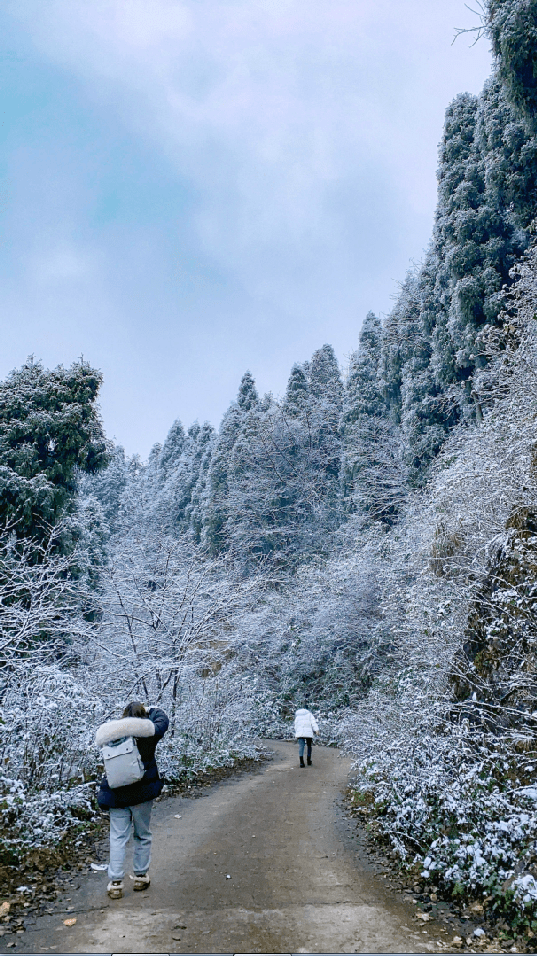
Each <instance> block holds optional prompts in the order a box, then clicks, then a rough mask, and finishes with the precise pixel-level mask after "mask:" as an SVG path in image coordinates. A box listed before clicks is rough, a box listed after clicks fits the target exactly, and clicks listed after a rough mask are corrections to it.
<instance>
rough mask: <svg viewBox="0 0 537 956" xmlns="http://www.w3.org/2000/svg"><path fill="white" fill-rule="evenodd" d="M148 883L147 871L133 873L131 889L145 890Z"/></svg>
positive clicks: (149, 881)
mask: <svg viewBox="0 0 537 956" xmlns="http://www.w3.org/2000/svg"><path fill="white" fill-rule="evenodd" d="M150 883H151V880H150V879H149V877H148V875H147V873H141V874H139V875H137V874H135V876H134V883H133V884H132V888H133V890H146V889H147V887H148V886H149V884H150Z"/></svg>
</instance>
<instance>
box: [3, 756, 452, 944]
mask: <svg viewBox="0 0 537 956" xmlns="http://www.w3.org/2000/svg"><path fill="white" fill-rule="evenodd" d="M270 747H271V750H273V751H274V760H273V761H272V762H271V763H270V764H268V765H266V764H265V765H264V766H263V768H262V769H261V770H260V772H257V773H252V774H248V775H245V776H243V777H239V778H230V779H229V780H227V781H224V782H223V783H221V784H218V785H216V786H215V787H213V788H211V789H210V790H209V791H208V793H207V795H206V796H203V797H201V798H199V799H197V800H190V799H184V798H182V797H176V798H173V799H169V800H165V801H163V802H161V803H159V804H157V805H156V807H155V810H154V817H153V821H152V830H153V847H154V852H153V862H152V866H151V876H152V884H151V887H150V889H149V890H148V891H145V892H143V893H133V892H132V889H131V886H132V883H131V881H130V880H129V879H128V878H127V880H126V894H125V897H124V898H123V899H122V900H119V901H113V902H112V901H110V900H109V899H108V898H107V896H106V882H107V877H106V874H104V873H95V874H93V873H92V874H87V875H84V876H82V877H81V879H80V880H79V882H80V883H81V886H80V889H78V891H77V892H72V894H71V899H70V901H69V900H67V899H66V900H65V907H66V908H67V907H68V906H71V907H72V910H71V912H70V913H66V912H65V911H64V912H63V913H60V912H56V913H53V914H51V915H49V916H45V917H40V918H38V919H37V920H35V921H34V923H33V925H31V924H30V922H29V923H28V924H27V930H26V932H25V933H24V935H23V936H18V937H17V946H16V949H13V948H11V949H6V942H7V941H6V939H2V940H1V941H0V951H2V952H9V953H17V952H19V953H21V952H26V953H44V952H52V953H54V951H55V950H56V951H57V952H59V953H62V952H63V953H64V952H70V953H253V952H258V953H416V952H430V951H431V950H433V949H436V948H437V947H436V945H435V944H434V942H433V941H432V940H431V934H429V935H425V934H424V933H423V931H422V930H421V929H420V928H417V927H416V925H415V924H412V921H411V920H412V915H411V912H409V907H406V908H404V907H403V904H402V903H399V902H398V901H397V900H396V899H395V900H394V899H393V898H390V896H389V894H388V892H387V891H386V890H385V889H384V888H383V887H382V886H380V885H379V883H381V881H380V880H375V879H373V874H372V872H371V870H370V869H369V871H368V868H367V864H365V862H360V859H359V855H358V853H357V850H356V848H355V847H356V844H355V841H353V840H352V839H351V834H350V831H349V827H348V821H347V820H346V818H345V817H344V815H343V813H342V811H341V809H340V808H339V802H340V798H341V793H342V790H343V788H344V787H345V784H346V780H347V774H348V772H349V763H348V761H347V760H344V759H342V758H341V757H340V756H339V755H338V752H337V751H336V750H333V749H329V748H322V747H316V748H315V749H314V760H313V766H312V767H307V768H306V769H304V770H302V769H300V768H299V767H298V758H297V748H296V746H294V745H293V744H291V743H284V742H279V741H272V742H271V744H270ZM178 814H179V815H180V818H178V817H177V815H178ZM66 916H67V917H69V916H72V917H75V916H76V919H77V922H76V924H75V925H73V926H71V927H66V926H64V924H63V919H64V918H65V917H66ZM2 944H3V945H2Z"/></svg>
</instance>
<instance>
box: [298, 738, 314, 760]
mask: <svg viewBox="0 0 537 956" xmlns="http://www.w3.org/2000/svg"><path fill="white" fill-rule="evenodd" d="M312 739H313V738H312V737H299V738H298V756H299V757H303V756H304V747H305V746H306V744H307V745H308V760H311V743H312Z"/></svg>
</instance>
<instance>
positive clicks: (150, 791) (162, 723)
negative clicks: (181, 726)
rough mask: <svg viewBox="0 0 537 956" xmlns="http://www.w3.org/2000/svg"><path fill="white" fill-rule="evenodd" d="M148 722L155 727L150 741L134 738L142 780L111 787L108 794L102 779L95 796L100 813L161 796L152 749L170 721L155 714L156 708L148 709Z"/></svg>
mask: <svg viewBox="0 0 537 956" xmlns="http://www.w3.org/2000/svg"><path fill="white" fill-rule="evenodd" d="M148 718H149V720H151V721H152V723H153V724H154V725H155V733H154V735H153V736H152V737H136V743H137V745H138V750H139V751H140V756H141V758H142V762H143V765H144V767H145V773H144V775H143V777H142V779H141V780H137V781H136V783H131V784H129V786H128V787H115V788H114V790H112V788H111V787H109V786H108V781H107V779H106V777H103V779H102V780H101V786H100V789H99V792H98V794H97V803H98V804H99V806H100V808H101V810H111V809H116V808H117V809H119V808H123V807H134V806H136V804H137V803H145V801H146V800H153V799H154V798H155V797H158V795H159V793H160V792H161V790H162V788H163V786H164V783H163V782H162V780H161V779H160V777H159V775H158V769H157V761H156V760H155V749H156V746H157V744H158V742H159V740H161V739H162V737H164V734H165V733H166V731H167V729H168V724H169V723H170V721H169V720H168V717H167V716H166V714H165V713H164V711H163V710H159V709H158V707H151V708H150V710H149V711H148Z"/></svg>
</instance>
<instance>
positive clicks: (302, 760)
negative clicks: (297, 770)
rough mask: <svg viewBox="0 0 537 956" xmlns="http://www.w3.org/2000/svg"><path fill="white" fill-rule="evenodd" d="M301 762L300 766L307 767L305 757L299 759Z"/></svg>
mask: <svg viewBox="0 0 537 956" xmlns="http://www.w3.org/2000/svg"><path fill="white" fill-rule="evenodd" d="M299 760H300V766H301V767H305V766H306V764H305V763H304V757H299Z"/></svg>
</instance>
